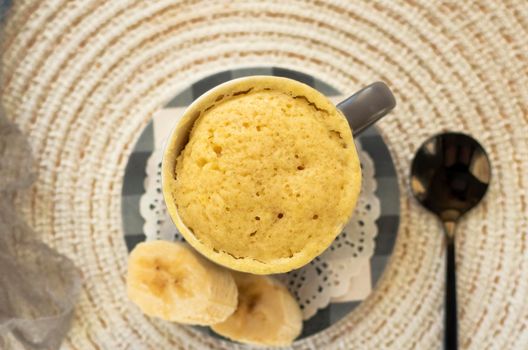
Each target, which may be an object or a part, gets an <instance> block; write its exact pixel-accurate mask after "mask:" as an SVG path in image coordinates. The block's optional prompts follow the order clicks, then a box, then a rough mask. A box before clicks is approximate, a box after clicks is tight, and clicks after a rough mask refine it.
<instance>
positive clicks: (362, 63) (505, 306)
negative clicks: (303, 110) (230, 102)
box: [2, 0, 528, 350]
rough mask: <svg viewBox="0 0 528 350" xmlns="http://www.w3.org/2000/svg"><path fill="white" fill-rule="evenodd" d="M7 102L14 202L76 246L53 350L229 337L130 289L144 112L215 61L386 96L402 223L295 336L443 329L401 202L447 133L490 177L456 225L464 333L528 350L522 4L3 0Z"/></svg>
mask: <svg viewBox="0 0 528 350" xmlns="http://www.w3.org/2000/svg"><path fill="white" fill-rule="evenodd" d="M12 7H13V8H12V11H11V13H10V14H9V16H8V18H7V23H6V28H5V42H4V44H3V45H4V47H3V48H2V51H3V52H4V58H3V60H4V74H3V78H2V79H3V81H2V100H3V103H4V106H5V109H6V112H7V114H8V116H9V117H10V118H11V119H13V120H15V121H16V122H17V123H18V124H19V125H20V127H21V128H22V130H23V131H24V132H25V133H27V135H29V137H30V142H31V145H32V148H33V151H34V154H35V158H36V162H37V164H38V171H39V178H38V181H37V183H36V184H35V186H33V187H32V189H31V190H29V191H27V192H25V193H21V194H19V196H18V199H17V205H18V206H19V208H20V210H21V211H22V213H23V214H24V216H25V217H26V218H27V220H28V221H29V222H30V224H31V225H32V226H33V227H34V228H35V229H36V230H37V231H38V232H40V233H41V236H42V239H43V240H45V241H46V242H47V243H49V244H50V245H52V246H53V247H55V248H57V249H58V250H59V251H60V252H62V253H64V254H66V255H68V256H69V257H71V258H72V259H73V260H74V262H75V263H76V264H77V265H78V266H79V267H80V268H81V270H82V273H83V292H82V294H81V297H80V300H79V304H78V306H77V308H76V313H75V319H74V323H73V326H72V329H71V331H70V333H69V335H68V337H67V338H66V339H65V341H64V348H66V349H83V350H85V349H150V348H152V349H168V348H171V349H172V348H195V349H203V348H213V349H224V348H232V347H233V345H232V343H228V342H223V341H221V340H216V339H212V338H210V337H207V336H204V335H203V334H202V333H200V332H198V331H196V330H194V329H192V328H189V327H181V326H178V325H174V324H170V323H167V322H162V321H159V320H155V319H149V318H147V317H145V316H143V315H142V314H141V313H140V312H139V311H138V309H137V308H136V307H134V306H133V305H131V304H130V303H129V302H128V301H127V298H126V294H125V277H124V276H125V274H126V261H127V250H126V247H125V244H124V242H123V234H122V228H121V210H120V200H121V195H120V193H121V185H122V179H123V173H124V168H125V164H126V162H127V157H128V156H129V154H130V153H131V151H132V147H133V145H134V142H135V140H136V138H137V137H138V136H139V134H140V132H141V130H142V128H143V127H144V126H145V125H146V124H147V122H148V121H149V119H150V118H151V117H152V115H153V113H154V112H155V111H156V110H158V109H159V108H160V107H161V106H163V104H164V103H165V102H166V101H167V100H168V99H169V98H170V97H172V96H173V95H174V92H175V91H178V90H180V89H182V88H184V87H187V86H188V85H189V84H190V83H192V82H194V81H196V80H198V79H199V78H202V77H204V76H207V75H210V74H212V73H214V72H217V71H220V70H225V69H233V68H239V67H243V66H271V65H273V66H281V67H285V68H290V69H296V70H301V71H304V72H306V73H308V74H311V75H313V76H316V77H318V78H319V79H322V80H323V81H327V82H330V83H331V84H332V85H334V86H336V87H337V88H338V89H340V90H341V91H347V92H353V91H355V90H357V89H359V88H360V87H362V86H364V85H366V84H368V83H370V82H373V81H375V80H384V81H386V82H387V83H388V84H389V86H391V87H392V89H393V90H394V93H395V95H396V97H397V100H398V103H399V104H398V107H397V109H396V110H395V111H394V113H392V114H391V116H389V117H387V118H385V120H383V121H382V122H381V123H380V124H379V126H380V129H381V130H382V132H383V134H384V135H385V137H386V140H387V142H388V144H389V147H390V148H391V151H392V153H393V156H394V158H395V163H396V168H397V171H398V175H399V177H400V189H401V192H402V194H403V195H402V198H401V226H400V231H399V237H398V241H397V245H396V248H395V252H394V255H393V259H392V261H391V264H390V266H389V267H388V269H387V270H386V272H385V274H384V276H383V278H382V280H381V282H380V283H379V284H378V287H377V288H376V290H375V291H374V292H373V294H372V295H371V296H370V297H369V298H368V299H367V300H366V301H365V302H364V303H363V304H362V305H361V306H360V307H359V308H358V309H356V311H355V312H353V313H352V314H351V315H349V316H348V317H347V318H346V319H345V320H343V321H341V322H339V323H338V324H336V325H335V326H333V327H331V328H329V329H327V330H326V331H324V332H322V333H319V334H317V335H315V336H313V337H310V338H308V339H306V340H303V341H300V342H298V343H296V344H295V347H297V348H316V349H323V348H332V349H333V348H338V347H341V348H346V349H385V348H386V349H433V348H440V346H441V342H442V334H443V322H442V319H443V297H444V294H443V293H444V272H445V270H444V250H443V247H442V239H441V237H442V235H441V227H440V225H439V223H438V222H437V221H436V219H435V218H434V217H433V216H432V215H430V214H428V213H426V212H425V211H424V210H422V209H421V207H419V205H418V204H417V203H416V202H415V201H414V200H412V199H411V196H410V195H409V190H408V180H407V177H408V172H409V163H410V160H411V157H412V155H413V153H414V151H415V150H416V148H417V147H418V146H419V145H420V144H421V142H422V141H424V139H426V138H427V137H429V136H431V135H432V134H434V133H437V132H440V131H442V130H459V131H464V132H466V133H469V134H472V135H474V136H475V137H477V138H478V139H479V140H480V142H482V144H483V145H484V146H485V148H486V149H487V151H488V152H489V155H490V159H491V162H492V166H493V179H492V184H491V188H490V191H489V193H488V196H487V198H486V200H485V201H484V202H483V203H482V205H480V206H479V207H478V208H477V209H476V210H474V211H473V212H471V213H470V215H467V217H465V218H464V219H463V220H462V222H460V225H459V227H458V233H457V235H458V236H457V249H458V252H457V259H458V260H457V268H458V288H459V289H458V293H459V294H458V297H459V316H460V324H459V326H460V339H459V340H460V344H461V346H462V348H467V349H528V223H527V212H528V191H527V188H528V170H527V169H528V140H527V135H528V88H527V87H528V56H527V48H528V30H527V28H528V2H526V1H521V0H519V1H516V0H510V1H456V2H445V3H444V2H439V1H433V2H431V1H427V0H424V1H420V0H408V1H404V0H401V1H383V2H376V3H373V2H345V1H342V2H339V1H333V2H326V1H278V0H277V1H244V2H231V1H162V0H160V1H125V0H114V1H110V0H109V1H102V0H101V1H98V0H83V1H74V0H73V1H66V0H46V1H40V0H26V1H24V0H21V1H18V0H15V1H14V2H13V5H12Z"/></svg>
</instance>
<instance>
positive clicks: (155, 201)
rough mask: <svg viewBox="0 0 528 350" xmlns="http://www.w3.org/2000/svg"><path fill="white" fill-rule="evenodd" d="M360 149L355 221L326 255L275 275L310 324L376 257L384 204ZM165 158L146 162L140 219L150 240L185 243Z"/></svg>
mask: <svg viewBox="0 0 528 350" xmlns="http://www.w3.org/2000/svg"><path fill="white" fill-rule="evenodd" d="M356 144H357V149H358V153H359V159H360V161H361V168H362V171H363V182H362V186H361V195H360V197H359V201H358V204H357V207H356V210H355V212H354V215H353V216H352V219H351V220H350V221H349V222H348V223H347V225H346V226H345V228H344V229H343V232H342V233H341V234H340V235H339V236H338V237H337V238H336V240H335V241H334V242H333V243H332V245H331V246H330V247H329V248H328V249H327V250H326V251H325V252H324V253H323V254H321V255H320V256H319V257H317V258H315V259H314V260H312V261H311V262H310V263H309V264H307V265H306V266H304V267H302V268H300V269H298V270H295V271H291V272H289V273H286V274H280V275H277V276H276V277H277V278H279V279H280V280H281V281H282V282H283V283H284V284H285V285H286V286H287V287H288V289H289V290H290V291H291V292H292V293H293V294H294V295H295V298H296V299H297V301H298V302H299V304H300V306H301V309H302V310H303V317H304V319H305V320H306V319H308V318H310V317H312V316H313V315H315V313H316V312H317V310H318V309H321V308H324V307H325V306H327V305H328V303H329V302H330V301H331V300H332V298H338V297H342V296H343V295H344V294H346V293H347V292H349V289H350V288H353V286H351V285H350V284H351V280H353V278H354V277H355V276H357V275H358V274H359V273H360V271H362V270H364V269H362V267H363V265H364V264H365V262H368V259H369V258H370V257H371V256H372V254H373V253H374V238H375V237H376V234H377V226H376V220H377V219H378V218H379V216H380V202H379V200H378V198H377V197H376V196H375V190H376V180H375V178H374V164H373V162H372V159H371V158H370V157H369V155H368V154H367V153H366V152H364V151H363V150H362V149H361V144H360V143H359V142H357V143H356ZM161 159H162V150H161V149H157V150H156V151H154V152H153V153H152V155H151V156H150V158H149V160H148V162H147V168H146V174H147V176H146V178H145V183H144V186H145V194H144V195H143V196H142V197H141V202H140V211H141V215H142V216H143V218H144V219H145V225H144V227H143V229H144V232H145V235H146V237H147V241H149V240H156V239H162V240H168V241H184V239H183V237H182V235H181V234H180V233H179V231H178V229H177V228H176V226H175V225H174V224H173V222H172V220H171V218H170V216H169V214H168V213H167V210H166V207H165V204H164V201H163V194H162V191H161ZM369 287H370V286H369ZM340 301H343V300H340Z"/></svg>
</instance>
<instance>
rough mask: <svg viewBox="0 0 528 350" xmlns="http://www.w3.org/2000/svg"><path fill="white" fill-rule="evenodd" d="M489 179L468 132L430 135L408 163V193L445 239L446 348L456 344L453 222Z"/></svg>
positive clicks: (451, 349) (483, 157)
mask: <svg viewBox="0 0 528 350" xmlns="http://www.w3.org/2000/svg"><path fill="white" fill-rule="evenodd" d="M490 179H491V167H490V162H489V159H488V156H487V154H486V151H484V149H483V148H482V146H481V145H480V144H479V143H478V142H477V141H475V139H473V138H472V137H471V136H468V135H465V134H461V133H444V134H439V135H436V136H433V137H431V138H430V139H428V140H427V141H425V143H424V144H423V145H422V146H421V147H420V149H419V150H418V151H417V153H416V155H415V157H414V160H413V162H412V166H411V190H412V193H413V194H414V196H415V197H416V199H418V201H419V202H420V203H421V204H422V205H423V206H424V207H425V208H427V209H428V210H430V211H431V212H433V213H434V214H436V215H437V216H438V217H439V218H440V220H441V221H442V224H443V226H444V231H445V236H446V241H447V270H446V271H447V272H446V273H447V275H446V299H445V303H446V317H445V334H444V346H445V349H448V350H455V349H457V346H458V344H457V343H458V341H457V328H458V327H457V303H456V275H455V244H454V238H455V226H456V223H457V221H458V219H460V217H461V216H462V215H464V214H465V213H466V212H468V211H469V210H471V209H472V208H473V207H474V206H476V205H477V204H478V202H480V200H481V199H482V197H484V195H485V194H486V190H487V189H488V185H489V182H490Z"/></svg>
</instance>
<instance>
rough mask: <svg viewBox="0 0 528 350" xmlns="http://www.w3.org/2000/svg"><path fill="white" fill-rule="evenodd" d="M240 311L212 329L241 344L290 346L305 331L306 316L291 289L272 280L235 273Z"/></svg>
mask: <svg viewBox="0 0 528 350" xmlns="http://www.w3.org/2000/svg"><path fill="white" fill-rule="evenodd" d="M233 276H234V277H235V281H236V284H237V286H238V307H237V310H236V311H235V313H234V314H232V315H231V316H230V317H229V318H228V319H227V320H225V321H224V322H221V323H217V324H214V325H212V326H211V328H212V329H213V330H214V331H215V332H216V333H218V334H220V335H223V336H224V337H227V338H229V339H232V340H236V341H239V342H241V343H247V344H255V345H273V346H286V345H290V344H291V343H292V342H293V340H294V339H295V338H296V337H297V336H299V334H300V333H301V329H302V314H301V309H300V308H299V305H298V304H297V301H295V299H294V298H293V296H292V295H291V294H290V292H289V291H288V289H286V287H284V286H283V285H282V284H281V283H280V282H278V281H277V280H275V279H273V278H272V277H268V276H262V275H250V274H244V273H233Z"/></svg>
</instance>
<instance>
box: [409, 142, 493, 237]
mask: <svg viewBox="0 0 528 350" xmlns="http://www.w3.org/2000/svg"><path fill="white" fill-rule="evenodd" d="M490 179H491V167H490V162H489V159H488V156H487V154H486V151H484V148H483V147H482V146H481V145H480V144H479V143H478V142H477V141H476V140H475V139H474V138H472V137H471V136H468V135H465V134H461V133H452V132H450V133H444V134H440V135H436V136H433V137H431V138H430V139H428V140H427V141H425V142H424V143H423V145H422V146H421V147H420V148H419V150H418V152H417V153H416V156H415V157H414V160H413V162H412V166H411V191H412V193H413V194H414V196H415V197H416V199H417V200H418V201H419V202H420V203H421V204H422V205H423V206H424V207H425V208H427V209H428V210H429V211H431V212H433V213H434V214H435V215H437V216H438V217H439V218H440V220H441V221H442V222H443V223H447V224H448V225H449V223H455V222H456V221H457V220H458V219H459V218H460V217H461V216H462V215H464V214H465V213H466V212H468V211H469V210H471V209H472V208H473V207H475V206H476V205H477V204H478V203H479V202H480V200H481V199H482V198H483V197H484V195H485V194H486V191H487V189H488V185H489V182H490ZM448 231H449V230H448ZM448 233H449V234H450V235H451V233H452V232H448Z"/></svg>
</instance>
